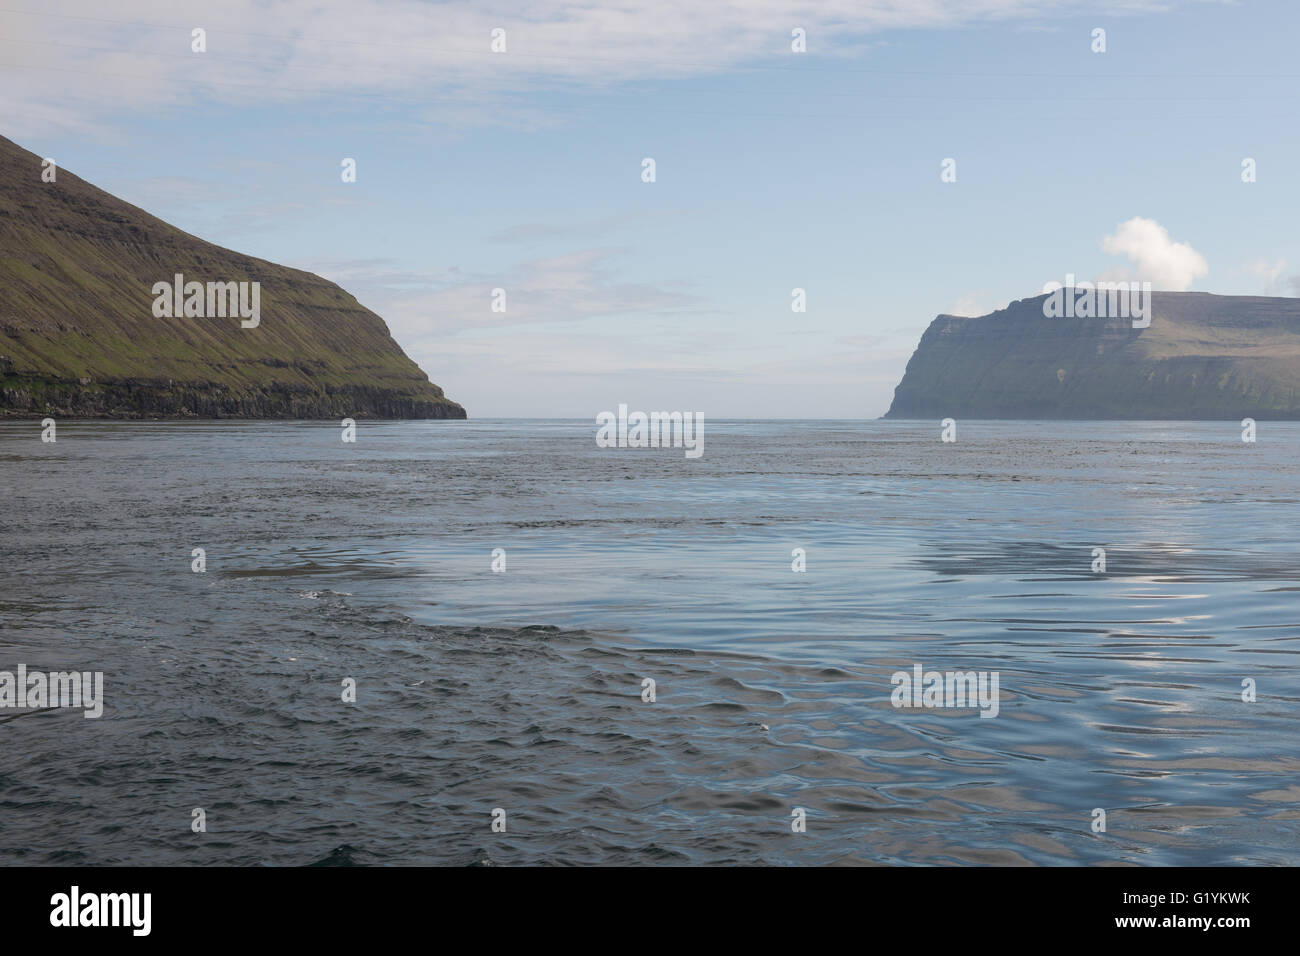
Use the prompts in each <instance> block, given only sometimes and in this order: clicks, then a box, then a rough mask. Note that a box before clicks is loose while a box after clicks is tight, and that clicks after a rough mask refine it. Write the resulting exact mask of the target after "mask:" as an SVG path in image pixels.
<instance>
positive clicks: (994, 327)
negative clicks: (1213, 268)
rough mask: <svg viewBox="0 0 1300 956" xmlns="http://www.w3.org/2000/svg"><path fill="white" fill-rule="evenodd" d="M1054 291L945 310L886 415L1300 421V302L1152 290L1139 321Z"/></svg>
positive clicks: (911, 363) (910, 365)
mask: <svg viewBox="0 0 1300 956" xmlns="http://www.w3.org/2000/svg"><path fill="white" fill-rule="evenodd" d="M1046 298H1047V296H1046V294H1044V295H1038V296H1033V297H1031V298H1027V299H1018V300H1016V301H1014V302H1011V303H1010V304H1008V305H1007V306H1006V307H1005V308H1003V309H998V310H995V311H993V312H990V313H988V314H986V315H982V316H970V317H967V316H953V315H939V316H937V317H936V318H935V319H934V320H933V321H932V322H931V323H930V325H929V327H928V328H927V329H926V330H925V332H924V333H923V334H922V336H921V340H920V342H919V344H918V345H917V348H916V351H915V352H914V353H913V354H912V357H911V359H910V360H909V361H908V363H907V369H906V371H905V372H904V374H903V378H902V380H901V381H900V382H899V384H898V386H897V388H896V389H895V391H894V399H893V402H892V403H891V404H890V407H889V411H887V412H886V413H885V416H884V417H885V418H920V419H925V418H945V417H953V418H962V417H964V418H990V419H1000V418H1001V419H1006V418H1014V419H1058V420H1069V419H1103V420H1104V419H1115V420H1136V419H1150V420H1196V419H1202V420H1231V419H1241V418H1256V419H1270V418H1271V419H1279V420H1297V419H1300V299H1296V298H1289V297H1271V296H1224V295H1215V294H1213V293H1209V292H1153V293H1151V300H1150V302H1151V306H1150V307H1151V315H1150V318H1151V324H1150V326H1149V327H1146V328H1133V327H1132V321H1131V320H1130V319H1129V318H1121V317H1109V318H1087V317H1085V318H1078V317H1075V318H1061V317H1058V318H1049V317H1047V316H1045V315H1044V300H1045V299H1046Z"/></svg>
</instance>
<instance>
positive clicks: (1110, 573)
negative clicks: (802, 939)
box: [0, 420, 1300, 866]
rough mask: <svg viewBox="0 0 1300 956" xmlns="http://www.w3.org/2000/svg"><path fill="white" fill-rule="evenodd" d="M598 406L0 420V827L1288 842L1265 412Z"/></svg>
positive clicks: (136, 832)
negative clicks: (667, 414)
mask: <svg viewBox="0 0 1300 956" xmlns="http://www.w3.org/2000/svg"><path fill="white" fill-rule="evenodd" d="M596 431H597V427H596V425H595V423H594V421H592V420H472V421H430V422H425V421H386V422H369V421H360V422H358V423H357V426H356V432H355V441H351V442H348V441H344V440H343V437H344V431H343V429H342V428H341V427H340V425H338V424H335V423H332V422H247V421H206V422H99V421H93V422H92V421H60V422H58V423H57V431H56V434H55V436H54V437H55V440H54V441H52V442H50V441H43V440H42V432H43V429H42V426H41V424H40V423H39V422H36V421H17V422H12V421H11V422H5V423H3V424H0V502H2V504H0V671H3V672H9V673H12V674H17V672H18V668H19V667H20V665H21V666H22V667H24V668H25V670H26V672H27V673H28V674H31V673H33V672H36V673H50V672H61V673H67V672H80V673H83V674H89V673H99V674H102V680H103V684H102V699H101V700H100V701H99V706H100V707H102V713H101V715H100V716H98V717H87V716H86V714H87V709H86V708H85V706H84V704H85V702H84V701H83V702H82V703H83V706H82V707H76V706H63V707H51V706H37V707H30V706H29V707H19V706H16V704H17V703H18V701H17V700H16V698H14V697H13V696H12V694H11V695H10V699H9V700H8V701H5V700H3V699H0V742H2V744H3V747H2V749H0V754H2V757H0V863H5V864H37V865H47V864H76V865H93V866H108V865H127V864H131V865H166V866H173V865H252V866H305V865H357V866H368V865H429V864H433V865H458V866H460V865H474V866H492V865H701V864H712V865H722V864H733V865H755V864H756V865H783V866H787V865H788V866H803V865H830V864H841V865H1044V866H1095V865H1147V866H1150V865H1156V866H1163V865H1209V866H1237V865H1241V866H1245V865H1251V866H1254V865H1297V864H1300V749H1298V748H1297V739H1298V733H1297V732H1298V731H1300V656H1298V652H1300V560H1298V558H1300V555H1298V549H1297V543H1296V533H1297V528H1300V423H1275V422H1269V421H1263V420H1261V421H1260V422H1259V423H1258V426H1257V434H1256V436H1255V440H1254V441H1253V442H1247V441H1243V438H1242V427H1241V425H1240V423H1238V422H1196V423H1189V422H1141V421H1130V422H1041V421H1034V422H1028V421H1024V422H1022V421H998V422H989V421H965V420H963V421H959V422H958V423H957V426H956V435H955V438H956V440H955V441H951V442H946V441H943V440H941V427H940V423H939V422H937V421H934V422H930V421H926V422H918V421H894V420H877V421H872V420H863V421H712V420H710V421H707V422H706V426H705V443H704V453H703V454H702V455H701V456H700V457H698V458H691V457H688V456H687V455H685V454H684V453H683V450H682V449H681V448H601V447H597V444H596V442H595V435H596ZM971 672H975V673H978V674H980V675H985V676H987V677H989V678H990V679H992V678H993V677H996V680H997V693H996V704H995V705H993V706H987V707H983V708H981V707H979V706H971V701H970V700H966V701H965V705H963V703H962V701H961V700H960V699H954V698H952V697H951V696H949V697H944V695H943V694H938V695H937V696H936V697H935V698H933V699H930V700H928V701H927V700H926V698H924V697H923V696H922V695H921V694H920V693H918V694H916V695H915V696H911V695H909V694H903V695H902V697H901V701H900V689H901V688H903V687H904V686H905V680H904V679H905V678H906V679H911V678H912V677H913V675H928V674H931V673H937V674H938V675H940V678H942V677H943V675H946V674H951V673H957V674H968V673H971ZM0 679H3V675H0ZM926 680H927V681H928V678H926ZM11 686H12V685H11ZM943 689H944V685H943V683H942V680H941V682H940V685H939V690H943ZM65 703H66V701H65ZM5 704H7V706H5Z"/></svg>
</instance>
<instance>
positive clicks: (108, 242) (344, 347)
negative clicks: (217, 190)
mask: <svg viewBox="0 0 1300 956" xmlns="http://www.w3.org/2000/svg"><path fill="white" fill-rule="evenodd" d="M177 273H180V274H182V275H183V276H184V278H185V281H186V282H189V281H196V282H200V283H204V284H205V286H206V284H207V283H229V282H236V283H238V282H248V283H252V282H258V283H260V316H259V321H258V324H257V326H256V327H255V328H244V327H242V325H241V319H240V317H239V315H237V314H234V315H229V316H227V317H189V318H186V317H181V318H167V317H162V318H160V317H156V316H155V314H154V303H155V298H156V296H155V293H154V291H153V288H154V285H155V283H158V282H167V283H172V282H173V281H174V276H175V275H176V274H177ZM249 288H250V289H251V286H250V287H249ZM205 302H206V299H205ZM214 311H215V310H214ZM44 415H52V416H55V417H60V416H62V417H88V418H154V417H160V418H231V417H237V418H333V419H338V418H344V417H353V418H464V417H465V410H464V409H463V408H462V407H461V406H460V405H458V404H456V403H455V402H453V401H451V400H450V399H448V398H446V397H445V396H444V395H443V392H442V389H441V388H439V387H438V386H437V385H434V384H433V383H432V382H430V381H429V379H428V376H427V375H425V373H424V372H423V371H421V370H420V367H419V366H418V365H416V364H415V362H413V361H412V360H411V359H410V358H408V357H407V356H406V354H405V353H404V352H403V351H402V349H401V346H399V345H398V344H397V343H396V342H395V341H394V340H393V338H392V336H391V335H390V334H389V331H388V327H387V326H386V325H385V324H384V321H383V319H381V318H380V317H379V316H378V315H376V314H375V313H373V312H371V311H370V310H369V309H366V308H365V307H364V306H362V305H361V304H360V303H358V302H357V300H356V299H355V298H353V297H352V296H351V295H349V294H348V293H347V292H345V291H344V290H343V289H341V288H339V287H338V286H337V285H335V284H334V283H332V282H328V281H326V280H325V279H322V278H321V277H320V276H317V275H313V274H312V273H309V272H303V271H301V270H298V269H290V268H288V267H286V266H281V265H276V264H275V263H272V262H267V261H265V260H262V259H255V258H253V257H251V256H246V255H242V254H240V253H238V252H233V251H231V250H229V249H223V248H221V247H220V246H216V245H213V244H212V243H209V242H204V241H203V240H202V239H198V238H196V237H194V236H191V235H189V234H188V233H185V232H182V231H181V230H180V229H177V228H175V227H174V226H171V225H169V224H167V223H165V222H163V221H162V220H161V219H158V218H156V217H154V216H151V215H149V214H148V213H146V212H144V211H143V210H141V209H138V208H136V207H135V206H132V205H130V204H129V203H125V202H123V201H122V200H120V199H117V198H116V197H114V196H112V195H110V194H108V193H106V192H104V191H103V190H101V189H98V188H96V187H95V186H92V185H91V184H90V183H87V182H86V181H85V180H82V179H80V178H78V177H77V176H75V175H73V174H72V173H70V172H68V171H67V170H65V169H58V170H57V173H56V180H55V182H43V181H42V166H41V158H40V157H39V156H37V155H36V154H34V153H30V152H28V151H27V150H25V149H22V148H21V147H19V146H17V145H16V144H14V143H12V142H11V141H9V140H7V139H5V138H3V137H0V416H9V417H15V416H17V417H26V416H33V417H38V416H44Z"/></svg>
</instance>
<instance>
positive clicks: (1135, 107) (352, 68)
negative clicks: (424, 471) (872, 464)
mask: <svg viewBox="0 0 1300 956" xmlns="http://www.w3.org/2000/svg"><path fill="white" fill-rule="evenodd" d="M519 9H520V7H519V5H518V4H495V3H476V4H465V3H426V2H417V0H399V2H393V0H361V2H357V3H350V4H346V5H344V4H338V5H332V4H326V5H324V9H322V5H321V4H317V3H314V2H308V0H265V2H251V0H248V2H245V0H231V2H229V3H222V4H219V5H218V4H211V3H192V4H185V3H179V4H178V3H170V2H142V0H122V2H120V3H115V4H113V5H111V6H109V7H105V6H103V5H102V4H98V3H92V2H65V3H60V4H52V5H44V6H42V5H38V4H37V3H35V2H34V0H6V4H5V7H4V8H3V9H0V76H2V77H3V83H2V84H0V87H2V89H0V116H4V117H7V119H6V121H5V122H4V123H3V124H0V133H3V134H4V135H6V136H8V137H10V138H11V139H14V140H15V141H17V142H18V143H20V144H21V145H23V146H25V147H26V148H28V149H31V150H33V151H34V152H37V153H40V154H41V155H43V156H52V157H54V158H55V159H56V160H57V161H58V162H59V164H60V166H62V167H65V168H67V169H70V170H71V171H73V172H75V173H77V174H78V175H81V176H83V177H84V178H86V179H88V180H90V181H91V182H93V183H95V184H96V185H99V186H101V187H103V188H105V189H107V190H109V191H110V192H113V193H115V194H117V195H119V196H121V197H123V198H124V199H127V200H128V201H131V202H133V203H136V204H137V205H140V206H142V207H143V208H145V209H147V210H148V211H150V212H152V213H154V214H155V215H157V216H160V217H161V218H163V219H166V220H167V221H169V222H172V223H174V224H175V225H177V226H179V227H181V228H183V229H185V230H187V231H189V232H192V233H194V234H196V235H198V236H201V237H202V238H204V239H208V240H210V241H212V242H216V243H218V244H221V245H224V246H228V247H231V248H234V249H238V250H240V251H241V252H246V253H249V254H252V255H257V256H261V257H264V258H267V259H271V260H274V261H277V262H282V263H285V264H287V265H292V266H297V267H300V268H304V269H309V270H311V271H313V272H317V273H319V274H321V275H323V276H326V277H327V278H330V279H333V280H334V281H337V282H339V283H340V284H341V285H342V286H343V287H344V288H346V289H347V290H348V291H349V292H351V293H353V294H354V295H356V296H357V298H358V299H359V300H360V301H361V302H362V303H363V304H365V305H366V306H368V307H370V308H372V309H373V310H375V311H376V312H378V313H379V314H380V315H381V316H383V317H384V319H385V320H386V321H387V322H388V324H389V327H390V328H391V329H392V331H393V333H394V336H395V337H396V338H397V340H398V342H400V343H401V345H402V346H403V347H404V348H405V349H406V351H407V352H408V354H410V355H411V356H412V357H413V358H414V359H415V360H416V361H417V362H419V363H420V365H421V366H422V367H423V368H424V369H425V371H427V372H428V373H429V375H430V377H431V378H432V379H433V380H434V381H435V382H437V383H439V384H440V385H442V386H443V387H444V388H445V389H446V391H447V394H448V395H449V396H451V397H452V398H454V399H456V400H457V401H460V402H461V403H462V404H464V405H465V407H466V408H467V409H468V411H469V413H470V415H471V417H498V416H501V417H512V416H563V417H581V418H594V416H595V415H596V413H598V412H599V411H601V410H604V409H614V408H616V407H617V405H618V404H619V403H626V404H628V405H629V406H631V407H632V408H642V409H651V408H654V409H675V410H687V411H700V412H703V413H704V414H705V415H706V417H709V418H728V417H808V418H823V417H832V418H874V417H876V416H878V415H881V414H883V413H884V411H885V410H886V409H887V408H888V406H889V402H890V399H891V398H892V395H893V389H894V386H895V385H896V384H897V383H898V380H899V378H900V377H901V375H902V373H903V369H904V367H905V365H906V363H907V359H908V357H909V356H910V355H911V353H912V350H913V349H914V348H915V346H916V343H917V340H918V339H919V337H920V334H921V333H922V331H924V329H925V327H926V326H927V325H928V323H929V322H930V321H931V320H932V319H933V318H934V316H935V315H937V314H939V313H943V312H955V313H958V314H981V313H983V312H987V311H989V310H991V309H994V308H997V307H1000V306H1002V305H1005V304H1006V303H1007V302H1008V301H1009V300H1011V299H1016V298H1023V297H1026V296H1030V295H1034V294H1037V293H1038V292H1039V291H1041V289H1042V286H1043V284H1044V283H1045V282H1047V281H1050V280H1053V279H1055V280H1057V281H1063V280H1064V277H1065V275H1066V274H1067V273H1073V274H1075V275H1077V276H1079V277H1080V278H1095V277H1098V276H1103V275H1105V276H1113V277H1127V278H1138V279H1148V280H1151V281H1154V283H1155V285H1156V287H1157V288H1190V289H1196V290H1201V291H1210V292H1219V293H1224V294H1276V295H1294V294H1296V291H1297V287H1296V286H1295V285H1294V284H1293V281H1292V280H1293V277H1294V276H1296V275H1297V274H1300V236H1297V233H1296V231H1295V228H1294V210H1295V209H1296V208H1297V202H1296V200H1297V198H1300V197H1298V196H1297V171H1300V142H1298V141H1297V140H1298V138H1300V132H1297V129H1296V124H1295V122H1294V120H1293V118H1292V117H1293V115H1294V112H1295V108H1296V105H1297V98H1298V94H1300V66H1298V65H1296V63H1295V60H1294V40H1293V37H1294V35H1295V33H1296V30H1297V27H1298V26H1300V23H1298V22H1297V21H1298V20H1300V17H1298V16H1297V14H1296V12H1295V10H1294V8H1293V7H1292V6H1291V5H1289V4H1287V3H1282V2H1270V3H1263V2H1248V0H1243V2H1240V3H1216V2H1193V0H1187V2H1174V0H1170V2H1165V3H1148V2H1131V3H1126V2H1120V3H1110V4H1097V3H1072V2H1064V0H1059V2H1058V0H1041V2H1039V0H969V2H965V3H944V2H938V0H929V2H924V0H915V2H910V3H902V2H894V0H858V2H844V3H836V2H832V3H826V4H818V5H812V6H809V5H803V4H792V3H784V2H779V0H753V2H751V3H743V4H739V5H735V6H725V5H721V6H719V7H718V9H713V8H712V7H711V6H709V5H700V4H694V3H686V2H677V0H671V2H657V3H653V4H651V3H646V2H642V0H626V2H623V3H620V4H619V5H617V7H613V6H608V5H600V4H584V3H577V2H564V0H537V2H534V3H531V4H529V5H527V7H525V8H523V9H526V10H527V15H526V16H521V15H520V14H519V13H518V12H517V11H518V10H519ZM23 11H26V12H23ZM193 27H203V28H204V29H205V30H206V31H207V52H205V53H201V54H199V53H193V52H192V51H191V49H190V46H191V36H190V31H191V29H192V28H193ZM494 27H502V28H504V29H505V30H506V41H507V49H506V52H505V53H492V52H491V51H490V50H489V33H490V30H491V29H492V28H494ZM796 27H801V28H803V29H805V30H806V31H807V47H808V49H807V52H806V53H802V54H795V53H793V52H791V50H790V42H791V41H790V31H791V30H792V29H793V28H796ZM1099 27H1100V28H1103V29H1105V30H1106V52H1104V53H1094V52H1093V51H1092V49H1091V47H1092V44H1093V39H1092V31H1093V30H1094V28H1099ZM345 157H351V158H354V159H356V161H357V174H358V175H357V182H355V183H343V182H342V181H341V177H340V162H341V160H342V159H343V158H345ZM644 157H653V158H654V160H655V163H656V181H655V182H654V183H644V182H642V180H641V161H642V159H643V158H644ZM1247 157H1249V158H1252V159H1254V160H1255V162H1256V170H1257V173H1256V175H1257V181H1255V182H1253V183H1243V182H1242V177H1241V169H1242V167H1241V163H1242V160H1243V159H1244V158H1247ZM946 158H953V159H955V160H956V170H957V179H956V182H950V183H945V182H942V181H941V179H940V171H941V163H942V161H943V160H944V159H946ZM1135 219H1136V220H1139V222H1138V223H1137V224H1134V222H1133V221H1134V220H1135ZM1125 224H1127V225H1125ZM1106 237H1112V239H1111V240H1110V242H1109V243H1107V242H1106V241H1105V240H1106ZM1107 248H1109V249H1110V250H1111V251H1109V252H1108V251H1107ZM796 287H798V288H803V289H805V290H806V294H807V311H806V312H805V313H795V312H792V311H791V290H792V289H794V288H796ZM494 288H504V289H505V290H506V311H505V313H493V312H492V311H491V309H490V304H491V290H492V289H494ZM271 318H272V317H271V316H269V315H267V316H264V319H263V321H269V320H271Z"/></svg>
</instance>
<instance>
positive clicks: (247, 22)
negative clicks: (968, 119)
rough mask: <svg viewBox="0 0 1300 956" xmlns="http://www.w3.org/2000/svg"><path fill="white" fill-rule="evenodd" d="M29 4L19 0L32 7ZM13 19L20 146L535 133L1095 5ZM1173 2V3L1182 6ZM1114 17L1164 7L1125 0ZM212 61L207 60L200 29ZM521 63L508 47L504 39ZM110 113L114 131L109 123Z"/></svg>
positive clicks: (924, 3)
mask: <svg viewBox="0 0 1300 956" xmlns="http://www.w3.org/2000/svg"><path fill="white" fill-rule="evenodd" d="M15 2H18V0H15ZM27 3H28V6H27V7H26V12H23V10H20V9H19V8H17V7H12V6H10V4H6V5H5V7H4V8H3V9H0V116H5V117H6V130H7V133H8V135H10V136H11V137H14V136H26V135H32V134H34V133H35V132H37V131H39V132H42V133H44V132H47V131H50V130H55V129H68V128H73V129H95V130H97V131H98V132H99V133H100V134H101V135H107V134H108V133H109V131H110V130H111V128H112V116H113V114H114V113H118V112H121V111H124V110H148V109H159V108H164V107H168V106H178V105H183V104H185V103H187V102H190V101H192V100H193V99H194V98H195V97H198V96H202V97H204V98H208V99H212V100H216V101H219V102H224V103H228V104H233V105H238V106H248V105H259V106H264V105H267V104H269V103H277V102H278V103H284V102H297V101H301V100H304V99H307V98H313V97H322V96H328V97H332V98H334V99H335V101H337V102H346V103H349V104H352V103H361V104H367V103H371V104H379V105H392V103H393V101H394V100H395V99H396V98H400V97H407V98H409V99H410V100H411V102H413V103H415V104H418V105H419V106H420V107H422V108H424V109H426V110H433V111H434V112H435V113H436V114H437V115H439V116H441V118H443V119H444V120H446V121H448V122H453V123H465V124H475V123H479V124H482V123H500V122H506V121H509V122H519V121H520V115H531V114H529V113H528V112H527V110H526V104H525V103H523V102H515V103H513V104H511V102H510V101H509V100H508V98H507V97H509V96H511V95H522V94H526V93H531V92H534V91H536V90H537V89H538V88H539V86H541V85H543V84H548V83H549V84H552V85H555V86H559V85H563V86H564V87H566V88H571V87H572V86H574V85H575V84H576V85H595V86H602V87H603V86H606V85H608V84H609V83H611V82H626V81H633V80H643V79H646V78H665V77H685V76H698V75H708V74H716V73H720V72H723V71H726V70H728V69H731V68H733V67H736V66H738V65H740V64H753V63H761V62H766V63H767V64H770V65H771V66H772V67H773V68H776V69H780V68H782V67H784V66H788V65H790V61H791V56H792V54H791V52H790V31H791V28H792V27H795V26H799V27H802V28H804V29H805V30H807V34H808V43H809V50H810V52H811V51H815V52H816V53H817V55H818V57H819V58H821V59H822V61H823V62H825V59H826V58H834V57H838V56H844V55H847V54H851V53H854V52H857V51H859V50H861V49H862V48H863V47H864V46H865V45H868V44H871V43H873V42H875V38H874V37H873V36H872V35H873V34H877V33H879V32H880V31H883V30H889V29H914V28H952V27H960V26H963V25H966V24H971V23H979V22H988V21H1011V20H1015V21H1021V22H1025V21H1033V20H1035V19H1036V18H1043V17H1049V16H1050V17H1055V16H1059V15H1061V14H1062V13H1066V12H1070V11H1079V10H1083V9H1087V8H1088V7H1089V6H1090V5H1089V4H1086V3H1084V2H1083V0H828V2H825V3H822V4H818V5H816V6H813V7H810V6H809V5H807V4H805V3H801V2H798V0H746V2H745V3H716V4H714V3H699V2H698V0H623V2H620V3H617V4H605V3H590V2H588V0H532V2H530V3H528V4H526V5H521V4H519V3H518V2H517V0H474V2H470V0H451V2H444V3H436V4H430V3H425V2H421V0H351V2H349V3H347V4H346V5H327V4H322V3H320V2H319V0H223V2H222V3H221V4H219V5H216V4H212V3H193V2H190V3H186V2H183V0H180V2H176V0H168V2H162V0H115V2H114V3H112V4H110V5H105V4H104V3H103V0H67V2H64V3H60V4H58V5H57V11H58V12H57V13H56V12H53V9H51V8H50V7H49V6H47V8H46V9H44V10H38V8H37V7H36V6H35V4H34V2H33V0H27ZM1165 6H1166V8H1167V6H1168V5H1165ZM1108 8H1109V9H1110V10H1112V11H1114V12H1123V11H1126V10H1127V11H1139V10H1148V9H1151V4H1150V2H1149V0H1113V2H1112V3H1110V4H1108ZM197 26H201V27H203V28H204V29H205V30H206V31H207V52H206V53H201V54H199V53H192V52H191V51H190V30H191V29H192V28H194V27H197ZM496 27H501V28H504V29H505V30H506V31H507V33H506V36H507V52H506V53H504V54H499V53H492V52H491V51H490V49H489V35H490V31H491V30H492V29H493V28H496ZM105 117H107V119H105Z"/></svg>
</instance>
